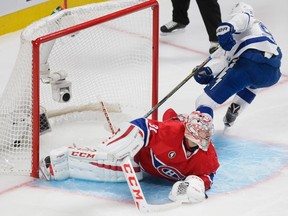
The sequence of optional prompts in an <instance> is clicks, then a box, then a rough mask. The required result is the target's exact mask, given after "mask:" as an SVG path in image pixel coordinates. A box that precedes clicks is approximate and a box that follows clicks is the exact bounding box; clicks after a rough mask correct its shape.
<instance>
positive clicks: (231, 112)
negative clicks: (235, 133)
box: [223, 103, 240, 127]
mask: <svg viewBox="0 0 288 216" xmlns="http://www.w3.org/2000/svg"><path fill="white" fill-rule="evenodd" d="M239 109H240V105H238V104H236V103H232V104H231V105H230V106H229V107H228V110H227V112H226V114H225V116H224V118H223V122H224V125H225V126H226V127H231V126H232V125H233V124H234V122H235V120H236V118H237V116H238V115H239V113H238V111H239Z"/></svg>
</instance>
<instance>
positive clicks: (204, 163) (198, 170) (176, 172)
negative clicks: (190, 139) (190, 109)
mask: <svg viewBox="0 0 288 216" xmlns="http://www.w3.org/2000/svg"><path fill="white" fill-rule="evenodd" d="M174 113H175V112H174V111H171V112H168V115H167V113H165V114H166V115H164V118H163V120H164V121H163V122H159V121H155V120H150V119H144V118H139V119H136V120H134V121H132V122H131V123H132V124H134V125H136V126H138V127H139V128H141V129H142V131H143V133H144V142H145V143H144V147H143V148H142V149H141V150H140V151H139V152H138V153H137V155H136V156H135V160H136V162H138V163H139V165H140V167H141V168H142V169H143V170H145V171H146V172H147V173H149V174H151V175H154V176H158V177H162V178H163V177H164V178H166V179H168V180H171V181H179V180H183V179H185V178H186V177H187V176H189V175H196V176H198V177H200V178H201V179H202V180H203V181H204V184H205V189H206V190H207V189H209V188H210V187H211V185H212V182H213V177H214V175H215V174H216V170H217V169H218V167H219V162H218V158H217V154H216V151H215V148H214V145H213V143H212V141H210V145H209V148H208V150H207V151H203V150H201V149H200V148H198V146H196V147H194V148H189V147H188V145H187V144H186V142H185V136H184V132H185V126H184V124H183V122H182V121H180V120H179V119H178V118H177V116H171V114H172V115H174ZM175 114H176V113H175ZM171 117H172V118H171Z"/></svg>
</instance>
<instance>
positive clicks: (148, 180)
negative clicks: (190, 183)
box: [31, 134, 288, 204]
mask: <svg viewBox="0 0 288 216" xmlns="http://www.w3.org/2000/svg"><path fill="white" fill-rule="evenodd" d="M213 143H214V145H215V148H216V150H217V153H218V158H219V162H220V167H219V169H218V170H217V173H216V175H215V177H214V183H213V186H212V188H211V189H210V190H208V191H207V194H208V195H214V194H223V193H228V192H232V191H235V190H239V189H243V188H246V187H249V186H251V185H254V184H256V183H259V182H261V181H264V180H265V179H268V178H270V177H271V176H273V175H275V174H276V173H278V172H279V171H280V170H282V169H283V168H284V167H285V166H286V165H287V164H288V147H286V146H283V145H267V144H265V143H262V142H256V141H251V140H244V139H241V138H229V137H225V136H223V135H218V134H216V135H215V136H214V142H213ZM31 184H33V186H38V187H53V188H59V189H63V190H68V191H73V192H77V193H83V194H85V195H91V196H95V197H101V198H107V199H112V200H121V201H133V199H132V197H131V194H130V190H129V188H128V185H127V183H126V182H121V183H111V182H95V181H86V180H78V179H67V180H64V181H44V180H37V181H34V182H32V183H31ZM140 184H141V187H142V190H143V192H144V195H145V197H146V199H147V200H148V201H149V202H150V203H153V204H159V203H162V202H163V203H165V202H166V203H167V202H168V201H169V200H168V195H169V192H170V190H171V187H172V185H173V183H172V182H170V181H167V180H163V179H160V178H157V177H153V176H150V175H148V174H145V175H144V179H143V180H142V181H141V182H140ZM155 191H157V193H155Z"/></svg>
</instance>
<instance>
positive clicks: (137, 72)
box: [0, 0, 159, 177]
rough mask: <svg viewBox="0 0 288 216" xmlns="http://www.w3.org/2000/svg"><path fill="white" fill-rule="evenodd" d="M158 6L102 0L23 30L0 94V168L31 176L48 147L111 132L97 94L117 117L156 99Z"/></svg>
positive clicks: (140, 111) (128, 116)
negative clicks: (9, 71) (8, 76)
mask: <svg viewBox="0 0 288 216" xmlns="http://www.w3.org/2000/svg"><path fill="white" fill-rule="evenodd" d="M158 13H159V9H158V3H157V1H156V0H150V1H143V0H121V1H120V0H119V1H108V2H103V3H95V4H89V5H85V6H81V7H75V8H71V9H66V10H63V11H60V12H58V13H55V14H53V15H51V16H49V17H46V18H43V19H41V20H39V21H37V22H35V23H33V24H31V25H30V26H28V27H27V28H25V29H24V30H23V31H22V33H21V47H20V50H19V54H18V57H17V60H16V64H15V67H14V69H13V71H12V74H11V77H10V80H9V82H8V85H7V86H6V88H5V90H4V92H3V95H2V98H1V100H0V174H15V175H29V174H30V175H31V176H33V177H37V176H38V166H39V159H40V158H41V157H43V156H45V154H47V153H49V151H50V150H52V149H54V148H57V147H60V146H67V145H72V144H76V145H80V146H88V147H91V148H93V145H96V144H97V143H98V142H100V141H102V140H103V138H104V137H107V135H109V134H110V132H109V128H108V126H107V123H105V116H104V114H103V112H102V106H101V102H104V104H105V105H106V109H107V110H108V112H109V114H110V117H111V119H112V121H113V122H115V124H116V125H117V124H118V122H121V121H129V120H132V119H134V118H138V117H141V116H143V115H144V114H145V113H146V112H147V111H149V110H150V109H151V108H152V107H153V106H154V105H155V104H156V103H157V98H158V86H157V83H158V16H159V15H158ZM151 118H154V119H156V118H157V111H156V112H154V113H153V114H152V116H151ZM101 139H102V140H101ZM89 145H90V146H89Z"/></svg>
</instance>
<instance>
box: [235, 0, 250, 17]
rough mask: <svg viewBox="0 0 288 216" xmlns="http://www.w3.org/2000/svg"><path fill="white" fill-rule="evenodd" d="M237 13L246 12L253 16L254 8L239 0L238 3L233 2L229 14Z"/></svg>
mask: <svg viewBox="0 0 288 216" xmlns="http://www.w3.org/2000/svg"><path fill="white" fill-rule="evenodd" d="M238 13H247V14H249V16H250V17H254V10H253V8H252V6H250V5H248V4H246V3H244V2H239V3H237V4H235V5H234V6H233V8H232V11H231V13H230V16H231V17H233V16H235V15H236V14H238Z"/></svg>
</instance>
